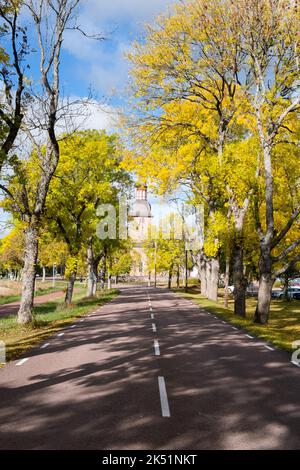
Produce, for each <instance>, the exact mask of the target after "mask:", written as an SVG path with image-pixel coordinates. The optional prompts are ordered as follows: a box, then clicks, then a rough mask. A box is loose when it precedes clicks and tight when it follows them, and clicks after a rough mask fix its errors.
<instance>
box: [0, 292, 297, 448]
mask: <svg viewBox="0 0 300 470" xmlns="http://www.w3.org/2000/svg"><path fill="white" fill-rule="evenodd" d="M149 298H150V301H149ZM61 333H63V335H62V336H58V334H56V335H55V336H53V337H51V338H49V340H48V341H47V342H46V343H43V344H41V346H40V347H39V348H36V349H34V350H32V351H31V353H30V354H29V355H27V356H26V358H23V360H20V359H19V360H18V361H15V362H12V363H10V364H8V365H7V366H5V367H4V368H3V369H1V370H0V448H1V449H104V450H106V449H147V450H151V449H169V450H170V449H299V448H300V369H299V368H297V367H296V366H294V365H293V364H291V363H290V358H289V356H288V354H286V353H284V352H281V351H276V350H272V349H268V348H267V347H266V345H265V343H264V342H263V341H260V340H256V339H253V338H251V337H248V336H245V333H244V332H242V331H239V330H235V329H233V328H232V327H231V326H230V325H228V324H226V323H223V322H222V321H221V320H219V319H217V318H214V317H213V316H212V315H210V314H208V313H206V312H205V311H202V310H199V308H198V307H196V306H195V305H194V304H193V303H192V302H190V301H188V300H185V299H182V298H180V297H178V296H176V295H174V294H172V293H170V292H167V291H165V290H162V289H156V290H154V289H147V288H146V287H128V288H124V289H123V291H122V294H121V295H120V296H119V297H116V298H115V299H114V300H113V301H112V302H110V303H109V304H106V305H105V306H103V307H101V308H99V309H98V310H96V312H95V313H94V314H93V315H92V316H89V317H85V318H84V319H83V320H82V321H80V320H78V321H77V322H76V323H75V326H74V327H73V328H72V327H68V328H66V329H64V330H62V332H61ZM61 333H60V334H61ZM25 359H27V360H25Z"/></svg>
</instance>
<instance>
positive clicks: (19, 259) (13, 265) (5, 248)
mask: <svg viewBox="0 0 300 470" xmlns="http://www.w3.org/2000/svg"><path fill="white" fill-rule="evenodd" d="M23 251H24V237H23V233H22V227H21V226H20V225H18V224H17V225H16V226H15V227H14V228H13V229H12V230H11V231H10V232H9V233H8V234H7V235H6V236H5V237H3V238H2V240H1V245H0V265H1V266H2V269H4V270H13V271H16V272H18V273H19V272H20V271H21V270H22V269H23V265H24V259H23Z"/></svg>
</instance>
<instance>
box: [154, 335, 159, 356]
mask: <svg viewBox="0 0 300 470" xmlns="http://www.w3.org/2000/svg"><path fill="white" fill-rule="evenodd" d="M154 353H155V356H160V349H159V343H158V341H157V339H155V340H154Z"/></svg>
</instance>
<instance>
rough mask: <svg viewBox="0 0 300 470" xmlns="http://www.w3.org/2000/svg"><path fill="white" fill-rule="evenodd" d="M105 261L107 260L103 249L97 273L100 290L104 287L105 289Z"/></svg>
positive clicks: (105, 251)
mask: <svg viewBox="0 0 300 470" xmlns="http://www.w3.org/2000/svg"><path fill="white" fill-rule="evenodd" d="M106 260H107V250H106V249H104V252H103V256H102V259H101V266H100V273H99V279H100V286H101V289H104V287H105V281H106Z"/></svg>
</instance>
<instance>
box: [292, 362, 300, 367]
mask: <svg viewBox="0 0 300 470" xmlns="http://www.w3.org/2000/svg"><path fill="white" fill-rule="evenodd" d="M291 364H293V366H296V367H300V364H299V363H298V362H296V361H291Z"/></svg>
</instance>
